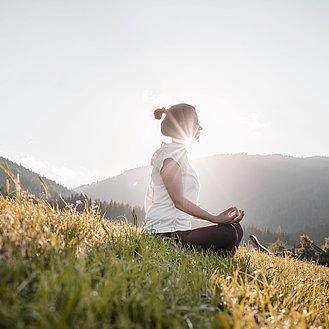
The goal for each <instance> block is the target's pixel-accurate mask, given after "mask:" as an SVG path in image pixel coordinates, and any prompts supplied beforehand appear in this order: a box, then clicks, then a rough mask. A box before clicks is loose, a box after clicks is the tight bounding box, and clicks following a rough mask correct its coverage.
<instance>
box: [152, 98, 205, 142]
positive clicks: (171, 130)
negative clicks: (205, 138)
mask: <svg viewBox="0 0 329 329" xmlns="http://www.w3.org/2000/svg"><path fill="white" fill-rule="evenodd" d="M163 114H165V118H164V119H163V120H162V122H161V132H162V134H163V135H165V136H168V137H173V138H178V139H184V140H187V139H189V138H193V139H199V137H200V130H201V129H202V128H201V126H200V125H199V123H198V116H197V114H196V110H195V108H194V107H193V106H192V105H188V104H176V105H174V106H172V107H170V108H169V109H165V108H161V109H156V110H155V111H154V117H155V118H156V119H157V120H161V118H162V115H163Z"/></svg>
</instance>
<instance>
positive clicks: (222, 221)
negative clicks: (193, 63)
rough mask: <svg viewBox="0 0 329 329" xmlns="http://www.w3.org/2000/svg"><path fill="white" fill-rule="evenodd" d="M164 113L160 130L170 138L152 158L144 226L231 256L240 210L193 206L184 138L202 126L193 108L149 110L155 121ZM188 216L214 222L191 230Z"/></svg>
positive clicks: (195, 187) (194, 183) (193, 178)
mask: <svg viewBox="0 0 329 329" xmlns="http://www.w3.org/2000/svg"><path fill="white" fill-rule="evenodd" d="M163 115H165V118H164V119H163V120H162V122H161V132H162V134H163V135H164V136H168V137H171V138H172V142H171V143H162V145H161V147H160V149H158V150H157V151H156V152H155V153H154V155H153V158H152V161H151V164H152V166H153V170H152V174H151V179H150V183H149V186H148V189H147V192H146V198H145V211H146V222H145V224H146V225H145V227H146V230H147V231H149V232H155V233H156V234H157V235H160V236H169V237H170V236H173V237H176V238H178V240H179V241H180V242H181V243H182V244H183V245H184V246H186V245H189V246H194V247H196V248H197V249H201V250H209V249H210V250H214V251H217V252H218V253H225V254H229V255H234V253H235V251H236V249H237V248H238V246H239V243H240V241H241V239H242V235H243V231H242V227H241V225H240V224H239V222H240V221H241V220H242V218H243V216H244V211H243V210H239V209H238V208H236V207H230V208H228V209H226V210H225V211H223V212H221V213H219V214H217V215H215V214H212V213H210V212H208V211H206V210H205V209H202V208H201V207H199V206H198V205H197V199H198V193H199V182H198V177H197V175H196V173H195V171H194V170H193V168H192V167H191V166H190V164H189V162H188V157H187V150H186V145H185V143H186V141H187V140H188V139H191V138H192V139H194V140H198V139H199V137H200V131H201V129H202V127H201V126H200V124H199V121H198V116H197V113H196V110H195V108H194V107H193V106H191V105H188V104H177V105H174V106H172V107H170V108H169V109H165V108H162V109H157V110H155V111H154V117H155V118H156V119H157V120H161V118H162V116H163ZM193 218H197V219H201V220H205V221H208V222H212V223H214V225H210V226H207V227H200V228H196V229H191V228H192V227H191V220H192V219H193Z"/></svg>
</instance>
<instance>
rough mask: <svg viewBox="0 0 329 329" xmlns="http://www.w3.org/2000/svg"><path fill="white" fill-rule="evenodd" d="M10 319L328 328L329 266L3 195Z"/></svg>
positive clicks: (59, 323)
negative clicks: (178, 240)
mask: <svg viewBox="0 0 329 329" xmlns="http://www.w3.org/2000/svg"><path fill="white" fill-rule="evenodd" d="M0 278H1V280H0V296H1V297H0V327H1V328H241V327H244V328H259V327H262V328H306V327H312V328H316V327H318V328H319V327H322V328H324V327H327V328H328V327H329V314H328V305H329V297H328V296H329V269H328V268H325V267H322V266H317V265H314V264H309V263H304V262H301V261H298V260H295V259H290V258H288V257H286V258H280V257H275V256H268V255H263V254H258V253H254V252H253V251H252V250H250V249H249V248H247V247H244V248H241V249H240V250H239V251H238V253H237V255H236V256H235V257H234V258H233V259H224V258H221V257H219V256H217V255H216V254H214V253H201V252H197V251H194V250H188V249H184V248H181V247H179V246H176V245H175V244H174V243H173V242H172V241H170V240H161V239H159V238H156V237H153V236H147V235H145V234H144V233H143V232H142V231H140V230H137V229H134V228H133V227H130V226H127V225H117V224H113V223H111V222H110V221H105V220H103V219H101V218H100V216H99V214H98V213H97V208H95V207H94V208H92V209H90V210H88V211H85V212H84V213H82V214H81V213H78V212H77V211H76V210H75V209H74V207H73V206H70V205H68V207H67V208H66V209H65V210H62V211H57V210H54V209H53V208H51V207H50V206H49V205H48V204H47V203H46V202H44V201H42V200H39V202H38V204H33V203H32V202H30V201H28V198H27V197H25V195H24V193H23V194H22V196H21V198H19V199H18V200H9V199H4V198H3V197H2V196H0Z"/></svg>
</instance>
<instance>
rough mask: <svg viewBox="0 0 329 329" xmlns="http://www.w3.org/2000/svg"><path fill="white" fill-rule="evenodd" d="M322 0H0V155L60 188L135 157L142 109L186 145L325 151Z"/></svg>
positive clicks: (146, 133)
mask: <svg viewBox="0 0 329 329" xmlns="http://www.w3.org/2000/svg"><path fill="white" fill-rule="evenodd" d="M328 17H329V2H328V1H325V0H323V1H320V0H313V1H311V0H309V1H303V0H296V1H291V0H282V1H281V0H272V1H269V0H262V1H260V0H259V1H256V0H250V1H245V0H241V1H228V0H227V1H220V0H213V1H210V0H202V1H201V0H199V1H194V0H174V1H171V0H163V1H162V0H158V1H157V0H154V1H147V0H139V1H133V0H131V1H122V0H120V1H110V0H106V1H105V0H104V1H98V0H96V1H95V0H94V1H85V0H76V1H71V0H65V1H64V0H63V1H58V0H53V1H46V0H40V1H36V0H30V1H5V0H0V114H1V116H0V120H1V135H2V137H1V139H0V155H1V156H4V157H7V158H9V159H11V160H13V161H16V162H18V163H21V164H23V165H25V166H27V167H29V168H30V169H32V170H34V171H36V172H38V173H40V174H43V175H46V176H47V177H49V178H51V179H54V180H56V181H57V182H59V183H61V184H64V185H66V186H68V187H76V186H78V185H81V184H84V183H91V182H93V181H96V180H100V179H104V178H107V177H109V176H114V175H117V174H119V173H121V172H123V171H124V170H127V169H130V168H134V167H137V166H143V165H147V164H149V160H150V158H151V156H152V153H153V151H154V150H155V149H156V148H158V147H159V145H160V143H161V141H162V140H164V139H163V138H162V136H161V134H160V128H159V127H160V122H159V121H156V120H155V119H153V110H154V109H155V108H156V107H162V106H166V107H167V106H170V105H173V104H175V103H180V102H185V103H190V104H192V105H194V106H195V107H196V108H197V110H198V113H199V118H200V123H201V124H202V126H203V127H204V130H203V131H202V136H201V141H200V143H199V146H198V149H199V154H213V153H237V152H239V153H249V154H256V153H257V154H272V153H281V154H286V155H294V156H311V155H325V156H328V155H329V136H328V135H329V133H328V123H329V106H328V99H329V98H328V95H329V19H328Z"/></svg>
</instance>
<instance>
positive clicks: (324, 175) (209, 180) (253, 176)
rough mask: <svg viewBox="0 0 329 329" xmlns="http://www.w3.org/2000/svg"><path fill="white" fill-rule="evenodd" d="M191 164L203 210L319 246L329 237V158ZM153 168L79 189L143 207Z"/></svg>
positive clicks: (234, 158)
mask: <svg viewBox="0 0 329 329" xmlns="http://www.w3.org/2000/svg"><path fill="white" fill-rule="evenodd" d="M191 164H192V165H193V167H194V168H195V169H196V171H197V172H198V175H199V179H200V185H201V190H200V202H199V203H200V205H201V206H202V207H204V208H206V209H208V210H210V211H213V212H218V211H220V210H223V209H225V208H226V207H228V206H230V205H237V206H238V207H240V208H243V209H245V211H246V217H245V220H244V222H243V223H244V224H253V225H255V226H257V227H261V228H270V229H271V230H277V229H279V230H280V229H282V230H284V231H286V232H289V233H291V234H293V235H297V234H301V233H304V232H307V233H308V234H310V236H311V237H313V239H314V240H315V241H317V242H318V243H322V242H323V238H324V237H325V236H329V158H328V157H308V158H295V157H290V156H282V155H268V156H262V155H244V154H239V155H214V156H208V157H204V158H202V159H198V160H192V161H191ZM150 172H151V167H149V166H148V167H140V168H136V169H132V170H128V171H126V172H124V173H123V174H121V175H118V176H115V177H112V178H108V179H105V180H103V181H100V182H97V183H93V184H91V185H84V186H80V187H79V188H77V189H75V190H76V191H77V192H83V193H85V194H87V195H88V196H89V197H91V198H96V199H101V200H106V201H109V200H116V201H119V202H127V203H129V204H132V205H140V206H142V205H143V202H144V195H145V190H146V187H147V183H148V181H149V177H150Z"/></svg>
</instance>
